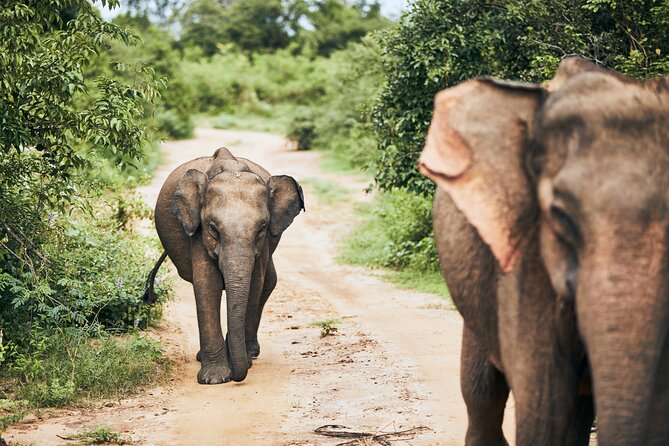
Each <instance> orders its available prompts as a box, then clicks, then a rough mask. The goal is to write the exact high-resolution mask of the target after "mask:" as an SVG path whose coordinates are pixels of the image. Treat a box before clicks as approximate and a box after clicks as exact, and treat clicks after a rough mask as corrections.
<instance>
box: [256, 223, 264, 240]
mask: <svg viewBox="0 0 669 446" xmlns="http://www.w3.org/2000/svg"><path fill="white" fill-rule="evenodd" d="M266 227H267V223H262V224H261V225H260V227H259V228H258V232H257V233H256V237H257V238H260V237H262V236H263V234H264V233H265V228H266Z"/></svg>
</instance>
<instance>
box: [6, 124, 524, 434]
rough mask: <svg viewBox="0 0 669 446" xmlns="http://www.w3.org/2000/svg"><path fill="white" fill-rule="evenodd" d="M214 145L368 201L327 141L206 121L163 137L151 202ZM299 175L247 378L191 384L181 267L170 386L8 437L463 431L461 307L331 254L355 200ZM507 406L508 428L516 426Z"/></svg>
mask: <svg viewBox="0 0 669 446" xmlns="http://www.w3.org/2000/svg"><path fill="white" fill-rule="evenodd" d="M220 146H226V147H229V148H230V149H231V150H232V152H233V154H235V155H236V156H240V157H245V158H249V159H251V160H253V161H255V162H258V163H259V164H261V165H262V166H264V167H266V168H267V169H268V170H269V171H270V173H272V174H287V175H292V176H294V177H295V178H296V179H297V180H298V181H300V180H304V179H306V178H319V179H323V180H328V181H333V182H336V183H337V184H339V185H341V186H343V187H346V188H347V189H348V190H349V191H351V196H352V199H353V200H355V201H363V202H364V201H368V200H369V199H368V197H367V196H365V194H364V193H363V192H362V189H363V188H364V187H365V186H366V182H365V180H364V179H362V178H357V177H354V176H340V175H336V174H332V173H324V172H322V170H321V169H320V164H319V161H320V154H319V153H316V152H297V151H293V150H290V149H289V148H288V146H287V144H286V141H285V140H284V139H283V138H281V137H279V136H275V135H269V134H264V133H255V132H242V131H223V130H212V129H198V130H197V134H196V138H195V139H193V140H187V141H177V142H167V143H164V144H163V150H164V152H165V160H164V162H163V165H162V167H161V168H160V169H159V170H158V171H157V172H156V175H155V177H154V179H153V181H152V182H151V184H150V185H148V186H146V187H144V188H142V190H141V192H142V193H143V195H144V196H145V198H146V200H147V202H148V203H150V204H151V205H152V206H153V204H154V203H155V199H156V197H157V194H158V191H159V190H160V186H161V185H162V183H163V181H164V179H165V178H166V176H167V175H168V174H169V173H170V172H171V171H172V170H173V169H174V168H175V167H176V166H177V165H179V164H182V163H183V162H185V161H188V160H190V159H192V158H195V157H197V156H208V155H211V154H212V153H213V152H214V150H215V149H216V148H218V147H220ZM303 186H304V189H305V201H306V207H307V213H305V214H301V215H300V216H299V217H297V218H296V219H295V222H294V223H293V225H292V226H291V227H290V228H289V229H288V230H287V231H286V232H285V233H284V236H283V238H282V241H281V243H280V244H279V247H278V249H277V251H276V253H275V255H274V260H275V264H276V267H277V271H278V275H279V283H278V285H277V288H276V290H275V291H274V293H273V294H272V296H271V298H270V300H269V301H268V303H267V307H266V310H265V313H264V315H263V322H262V323H261V332H260V334H259V340H260V345H261V355H260V357H259V358H258V359H257V360H256V361H254V364H253V368H252V369H251V370H250V372H249V375H248V378H247V379H246V381H244V382H242V383H228V384H225V385H219V386H201V385H198V384H197V382H196V378H195V376H196V373H197V370H198V368H199V364H198V363H197V362H196V361H195V353H196V352H197V350H198V338H197V320H196V317H195V303H194V298H193V292H192V288H191V286H190V284H188V283H186V282H184V281H181V280H180V279H178V278H176V279H175V294H176V298H175V299H174V300H173V301H171V302H169V304H168V305H167V308H166V314H165V318H164V321H163V323H162V326H161V328H160V330H158V332H157V333H156V336H157V337H159V338H160V339H161V341H162V342H163V343H164V345H165V346H166V349H167V353H168V355H169V356H170V357H171V358H172V359H173V360H174V362H175V369H174V373H173V377H172V381H171V383H170V384H169V385H166V386H164V387H161V388H156V389H150V390H148V391H146V392H143V393H142V394H140V395H138V396H136V397H133V398H129V399H124V400H121V401H113V402H106V403H102V404H99V405H98V406H96V407H94V408H88V409H80V410H69V411H55V412H53V413H51V414H49V415H47V416H46V417H45V418H44V419H42V420H35V419H29V420H27V421H26V422H24V423H22V424H20V425H18V426H17V427H14V428H12V429H11V430H10V431H8V432H7V433H6V434H5V437H6V438H8V439H10V440H15V441H23V442H34V443H35V444H38V445H61V444H73V443H72V442H71V441H64V440H62V439H61V438H59V437H57V435H60V436H68V435H72V434H73V433H76V432H77V431H78V430H80V429H83V428H90V427H92V426H95V425H112V426H114V428H115V430H120V431H122V432H124V435H125V436H126V437H130V438H132V440H133V442H134V444H139V445H250V446H253V445H271V446H274V445H282V446H287V445H335V444H337V443H340V442H344V441H346V440H344V439H341V440H338V439H335V438H328V437H323V436H319V435H316V434H314V433H313V431H314V429H316V428H318V427H319V426H322V425H326V424H341V425H346V426H348V427H350V428H352V429H353V430H355V431H365V432H387V431H399V430H403V429H409V428H412V427H416V426H427V427H429V428H430V429H431V430H432V431H431V432H426V433H421V434H419V435H417V436H416V437H415V438H414V439H406V440H402V441H393V444H395V445H409V444H410V445H456V444H462V443H463V441H464V434H465V431H466V426H467V419H466V410H465V406H464V403H463V402H462V397H461V395H460V390H459V354H460V339H461V329H462V321H461V318H460V316H459V315H458V314H457V312H455V311H453V310H452V309H450V308H449V307H448V304H447V303H446V302H444V301H443V300H441V299H440V298H438V297H435V296H431V295H427V294H422V293H417V292H413V291H407V290H399V289H396V288H394V287H393V286H392V285H390V284H388V283H385V282H383V281H382V280H381V279H380V277H379V276H380V274H381V273H379V272H374V271H370V270H367V269H364V268H357V267H350V266H343V265H338V264H336V262H335V260H334V257H335V255H336V250H337V243H338V241H339V240H340V239H341V236H342V235H344V234H345V233H346V232H347V231H348V230H350V229H351V227H352V221H351V219H350V216H351V208H352V206H351V204H350V203H349V204H341V205H333V206H325V205H322V204H320V203H318V200H317V198H316V197H315V196H314V195H313V194H312V193H311V190H310V187H309V185H303ZM147 227H148V228H149V230H151V231H153V226H152V224H147ZM325 319H339V320H340V321H341V323H340V324H339V333H338V334H337V335H335V336H328V337H324V338H321V337H320V335H319V328H318V327H315V326H312V325H311V324H312V323H313V322H315V321H321V320H325ZM223 320H224V321H225V316H223ZM508 418H509V419H508V420H507V421H506V423H505V430H507V432H511V431H512V429H511V427H510V425H511V423H512V419H511V417H508ZM507 428H508V429H507Z"/></svg>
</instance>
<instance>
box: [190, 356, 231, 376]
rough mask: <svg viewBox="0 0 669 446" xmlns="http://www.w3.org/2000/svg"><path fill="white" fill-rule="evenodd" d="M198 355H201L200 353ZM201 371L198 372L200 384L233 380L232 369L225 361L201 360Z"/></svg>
mask: <svg viewBox="0 0 669 446" xmlns="http://www.w3.org/2000/svg"><path fill="white" fill-rule="evenodd" d="M197 357H200V359H201V355H200V353H198V355H197ZM201 364H202V365H201V368H200V371H199V372H197V382H198V383H199V384H223V383H227V382H229V381H230V380H231V378H230V369H229V368H228V366H227V365H226V364H224V363H223V362H218V361H217V362H207V363H202V362H201Z"/></svg>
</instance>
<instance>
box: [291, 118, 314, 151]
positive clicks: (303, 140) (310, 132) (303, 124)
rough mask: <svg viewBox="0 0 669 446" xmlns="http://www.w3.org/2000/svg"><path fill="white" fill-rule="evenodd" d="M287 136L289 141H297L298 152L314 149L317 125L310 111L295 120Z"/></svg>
mask: <svg viewBox="0 0 669 446" xmlns="http://www.w3.org/2000/svg"><path fill="white" fill-rule="evenodd" d="M286 136H287V137H288V139H290V140H292V141H295V144H296V145H297V150H309V149H311V148H312V147H313V145H314V139H315V137H316V124H315V123H314V117H313V115H312V113H311V111H310V110H307V111H305V112H303V113H301V114H298V115H297V116H295V117H294V118H293V120H292V121H291V123H290V125H289V127H288V132H287V134H286Z"/></svg>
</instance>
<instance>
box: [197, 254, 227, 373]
mask: <svg viewBox="0 0 669 446" xmlns="http://www.w3.org/2000/svg"><path fill="white" fill-rule="evenodd" d="M196 262H197V263H196ZM193 263H194V264H193V291H194V292H195V304H196V308H197V322H198V328H199V334H200V352H199V353H198V360H199V361H200V371H199V372H198V374H197V381H198V382H199V383H200V384H220V383H224V382H228V381H230V369H229V367H228V361H227V355H226V348H225V340H224V339H223V332H222V330H221V296H222V294H223V278H222V277H221V273H220V271H219V270H218V266H217V265H216V264H214V263H212V262H211V261H209V259H208V258H207V257H206V253H205V252H204V249H203V248H202V247H199V249H198V247H194V249H193Z"/></svg>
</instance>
